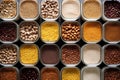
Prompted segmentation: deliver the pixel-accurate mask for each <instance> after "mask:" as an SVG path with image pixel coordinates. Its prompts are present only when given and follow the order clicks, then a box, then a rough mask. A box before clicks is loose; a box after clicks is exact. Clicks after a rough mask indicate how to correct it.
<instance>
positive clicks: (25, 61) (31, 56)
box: [20, 44, 39, 66]
mask: <svg viewBox="0 0 120 80" xmlns="http://www.w3.org/2000/svg"><path fill="white" fill-rule="evenodd" d="M38 60H39V48H38V46H37V45H35V44H23V45H21V47H20V63H21V64H22V65H24V66H33V65H35V64H37V62H38Z"/></svg>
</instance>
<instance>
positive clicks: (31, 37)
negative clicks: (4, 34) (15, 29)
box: [19, 21, 39, 43]
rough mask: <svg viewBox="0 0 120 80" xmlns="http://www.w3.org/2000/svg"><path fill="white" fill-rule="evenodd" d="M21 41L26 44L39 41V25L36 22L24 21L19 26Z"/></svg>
mask: <svg viewBox="0 0 120 80" xmlns="http://www.w3.org/2000/svg"><path fill="white" fill-rule="evenodd" d="M19 27H20V28H19V36H20V40H21V41H22V42H24V43H34V42H36V41H37V40H38V39H39V25H38V23H37V22H35V21H23V22H21V23H20V26H19Z"/></svg>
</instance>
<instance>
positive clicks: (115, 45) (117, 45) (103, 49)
mask: <svg viewBox="0 0 120 80" xmlns="http://www.w3.org/2000/svg"><path fill="white" fill-rule="evenodd" d="M109 46H111V47H112V46H114V47H117V48H120V45H119V44H107V45H104V46H103V48H102V51H103V63H104V64H106V65H107V66H110V67H116V66H118V65H120V64H119V63H118V64H107V63H106V62H105V49H106V48H107V47H109ZM112 50H113V49H112ZM115 51H116V49H115ZM111 52H113V51H111ZM114 53H115V52H114ZM109 55H110V53H109ZM112 56H113V55H112ZM112 56H111V57H112ZM116 56H119V55H117V54H116ZM113 57H114V56H113ZM113 57H112V58H113ZM108 58H109V57H108ZM110 60H112V59H111V58H110Z"/></svg>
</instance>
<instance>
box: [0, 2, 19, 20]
mask: <svg viewBox="0 0 120 80" xmlns="http://www.w3.org/2000/svg"><path fill="white" fill-rule="evenodd" d="M18 14H19V13H18V0H1V2H0V18H1V19H3V20H6V21H10V20H16V19H17V18H18Z"/></svg>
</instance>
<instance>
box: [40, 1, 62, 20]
mask: <svg viewBox="0 0 120 80" xmlns="http://www.w3.org/2000/svg"><path fill="white" fill-rule="evenodd" d="M40 15H41V17H42V18H43V19H44V20H46V21H54V20H57V19H58V18H59V16H60V2H59V0H42V1H41V13H40Z"/></svg>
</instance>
